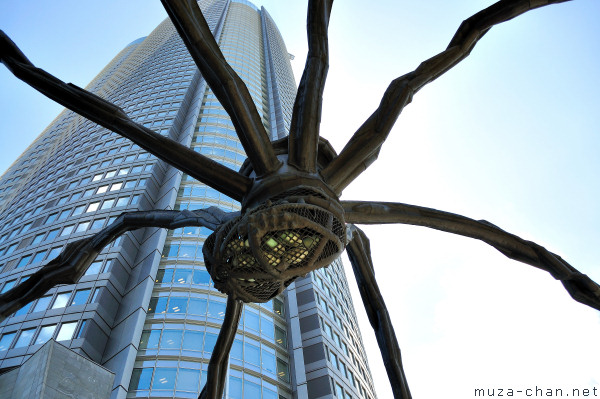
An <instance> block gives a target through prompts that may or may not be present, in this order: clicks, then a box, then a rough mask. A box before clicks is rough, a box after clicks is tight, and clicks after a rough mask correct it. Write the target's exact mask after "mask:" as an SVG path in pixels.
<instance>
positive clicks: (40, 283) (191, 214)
mask: <svg viewBox="0 0 600 399" xmlns="http://www.w3.org/2000/svg"><path fill="white" fill-rule="evenodd" d="M235 215H237V213H225V212H223V211H222V210H220V209H219V208H217V207H210V208H205V209H198V210H195V211H188V210H185V211H163V210H153V211H140V212H125V213H122V214H120V215H119V217H117V219H116V220H115V221H114V222H113V223H112V224H111V225H109V226H107V227H105V228H104V229H102V230H101V231H99V232H98V233H96V234H94V235H93V236H90V237H86V238H83V239H81V240H77V241H74V242H71V243H69V244H68V245H67V246H66V248H65V249H64V250H63V252H62V253H61V254H60V255H59V256H58V257H56V258H54V259H52V260H51V261H50V262H49V263H47V264H46V265H44V266H43V267H42V268H41V269H40V270H38V271H37V272H35V273H34V274H32V275H31V277H30V278H28V279H27V280H26V281H24V282H22V283H21V284H19V285H17V286H16V287H14V288H12V289H11V290H9V291H7V292H5V293H4V294H1V295H0V321H2V320H4V319H5V318H7V317H8V316H10V315H11V314H12V313H14V312H15V311H17V310H18V309H20V308H21V307H23V306H25V305H26V304H27V303H29V302H31V301H33V300H35V299H38V298H40V297H41V296H43V295H44V294H45V293H46V291H48V290H49V289H50V288H52V287H54V286H55V285H58V284H74V283H76V282H77V281H79V279H80V278H81V276H83V274H84V273H85V272H86V270H87V268H88V267H89V265H90V264H91V263H92V262H93V261H94V259H96V257H97V256H98V254H99V253H100V251H102V249H103V248H104V247H105V246H107V245H108V244H110V243H111V242H112V241H114V240H115V239H116V238H117V237H119V236H121V235H122V234H124V233H125V232H127V231H130V230H136V229H140V228H143V227H161V228H167V229H176V228H179V227H184V226H204V227H207V228H209V229H213V230H214V229H216V228H217V227H218V226H219V225H220V224H221V223H223V222H224V221H226V220H228V219H229V218H230V217H233V216H235Z"/></svg>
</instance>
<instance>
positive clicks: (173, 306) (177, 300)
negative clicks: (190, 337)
mask: <svg viewBox="0 0 600 399" xmlns="http://www.w3.org/2000/svg"><path fill="white" fill-rule="evenodd" d="M187 302H188V298H181V297H171V298H170V299H169V310H168V313H185V312H186V310H187Z"/></svg>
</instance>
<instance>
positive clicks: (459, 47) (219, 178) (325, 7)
mask: <svg viewBox="0 0 600 399" xmlns="http://www.w3.org/2000/svg"><path fill="white" fill-rule="evenodd" d="M563 1H566V0H554V1H552V0H549V1H541V0H540V1H525V0H501V1H499V2H497V3H495V4H493V5H492V6H490V7H488V8H486V9H484V10H483V11H481V12H479V13H477V14H475V15H473V16H472V17H470V18H469V19H467V20H465V21H464V22H463V23H462V24H461V25H460V27H459V29H458V31H457V32H456V34H455V35H454V37H453V39H452V40H451V41H450V44H449V45H448V48H447V49H446V50H444V51H443V52H441V53H439V54H438V55H436V56H434V57H432V58H430V59H428V60H426V61H425V62H423V63H421V64H420V65H419V66H418V67H417V69H415V70H414V71H412V72H410V73H408V74H406V75H403V76H401V77H400V78H398V79H396V80H394V81H393V82H392V83H391V84H390V85H389V87H388V89H387V90H386V92H385V94H384V95H383V98H382V100H381V103H380V105H379V107H378V108H377V109H376V110H375V112H374V113H373V114H372V115H371V116H370V117H369V119H367V121H365V122H364V124H363V125H362V126H361V127H360V128H359V129H358V130H357V131H356V133H355V134H354V135H353V136H352V138H351V139H350V141H349V142H348V143H347V145H346V146H345V147H344V149H343V150H342V151H341V153H340V154H339V155H337V154H336V153H335V151H334V150H333V148H331V146H330V145H329V143H328V142H327V141H326V140H324V139H323V138H321V137H320V136H319V124H320V117H321V107H322V93H323V88H324V85H325V79H326V76H327V68H328V39H327V28H328V25H329V16H330V13H331V8H332V5H333V0H310V1H309V7H308V23H307V30H308V40H309V53H308V57H307V61H306V65H305V70H304V73H303V75H302V79H301V82H300V87H299V90H298V95H297V98H296V101H295V104H294V111H293V115H292V123H291V131H290V137H289V138H286V139H281V140H278V141H276V142H274V143H270V142H269V140H268V135H267V133H266V130H265V128H264V126H263V125H262V122H261V120H260V117H259V115H258V113H257V111H256V108H255V106H254V103H253V101H252V99H251V97H250V95H249V92H248V90H247V88H246V86H245V85H244V83H243V82H242V80H241V78H240V77H239V76H238V75H237V74H236V72H235V71H234V70H233V69H232V68H231V67H230V66H229V65H228V64H227V62H226V61H225V59H224V57H223V55H222V54H221V51H220V50H219V48H218V45H217V43H216V41H215V40H214V38H213V36H212V33H211V32H210V30H209V28H208V25H207V23H206V21H205V20H204V17H203V15H202V13H201V11H200V9H199V7H198V5H197V4H196V2H195V1H194V0H184V1H175V0H163V4H164V6H165V8H166V9H167V12H168V13H169V15H170V17H171V19H172V21H173V23H174V24H175V26H176V28H177V30H178V32H179V34H180V35H181V36H182V38H183V40H184V42H185V43H186V45H187V47H188V49H189V51H190V53H191V55H192V57H193V59H194V60H195V62H196V64H197V66H198V68H199V69H200V71H201V73H202V75H203V76H204V78H205V79H206V81H207V82H208V83H209V85H210V86H211V88H212V90H213V91H214V92H215V95H216V96H217V98H218V99H219V101H220V102H221V104H222V105H223V107H224V108H225V109H226V110H227V112H228V113H229V115H230V117H231V119H232V121H233V124H234V126H235V127H236V130H237V134H238V136H239V138H240V141H241V142H242V145H243V146H244V149H245V150H246V153H247V154H248V160H247V161H246V162H245V163H244V165H243V166H242V168H241V170H240V171H239V172H235V171H232V170H230V169H228V168H226V167H224V166H222V165H220V164H217V163H216V162H214V161H212V160H210V159H208V158H206V157H204V156H202V155H200V154H198V153H196V152H194V151H192V150H190V149H188V148H186V147H184V146H181V145H179V144H178V143H175V142H173V141H172V140H170V139H168V138H166V137H163V136H161V135H159V134H157V133H154V132H152V131H151V130H149V129H147V128H145V127H143V126H140V125H137V124H135V123H134V122H133V121H131V120H130V119H129V118H128V117H127V115H125V113H124V112H123V111H122V110H121V109H120V108H118V107H117V106H115V105H113V104H111V103H109V102H107V101H105V100H103V99H101V98H99V97H97V96H96V95H94V94H92V93H88V92H86V91H84V90H82V89H80V88H78V87H76V86H73V85H70V84H65V83H64V82H62V81H60V80H58V79H57V78H55V77H54V76H52V75H50V74H48V73H47V72H45V71H43V70H41V69H38V68H36V67H34V66H33V65H32V64H31V63H30V62H29V60H27V58H26V57H25V55H23V53H21V51H20V50H19V49H18V48H17V46H16V45H15V44H14V43H13V42H12V41H11V40H10V39H9V38H8V37H7V36H6V35H4V33H2V32H1V31H0V60H1V61H2V63H4V64H5V65H6V66H7V67H8V69H9V70H10V71H11V72H13V73H14V74H15V76H17V77H18V78H20V79H22V80H23V81H25V82H26V83H27V84H29V85H31V86H32V87H34V88H35V89H37V90H39V91H40V92H42V93H43V94H44V95H46V96H48V97H50V98H51V99H53V100H55V101H57V102H59V103H61V104H63V105H64V106H66V107H68V108H70V109H72V110H74V111H75V112H78V113H79V114H81V115H83V116H85V117H87V118H88V119H90V120H92V121H94V122H96V123H98V124H100V125H102V126H104V127H106V128H108V129H111V130H113V131H114V132H116V133H117V134H120V135H122V136H123V137H126V138H129V139H130V140H132V141H133V142H135V143H136V144H138V145H139V146H140V147H142V148H144V149H146V150H147V151H149V152H151V153H152V154H154V155H156V156H157V157H158V158H160V159H162V160H164V161H165V162H167V163H169V164H171V165H173V166H175V167H176V168H178V169H180V170H182V171H184V172H186V173H188V174H189V175H190V176H192V177H194V178H196V179H198V180H199V181H201V182H204V183H206V184H207V185H209V186H211V187H213V188H215V189H217V190H219V191H221V192H223V193H225V194H226V195H229V196H231V197H232V198H234V199H236V200H239V201H241V203H242V211H241V213H234V214H225V213H224V212H222V211H219V210H218V209H214V208H213V209H211V208H209V209H205V210H199V211H195V212H187V211H184V212H174V211H150V212H138V213H125V214H122V215H121V216H120V217H119V218H118V219H117V221H115V223H114V224H112V225H111V226H109V227H107V228H106V229H104V230H102V231H101V232H100V233H98V234H96V235H94V236H91V237H88V238H84V239H82V240H79V241H76V242H74V243H71V244H69V245H68V246H67V248H66V249H65V251H64V252H63V253H62V254H61V255H60V256H59V257H58V258H56V259H54V260H52V261H50V262H49V263H48V264H46V265H45V266H43V267H42V268H41V269H40V271H38V272H37V273H35V274H34V275H32V277H31V278H30V279H29V280H27V281H26V282H24V283H21V285H19V286H17V287H14V288H13V289H12V290H9V291H8V292H6V293H4V294H2V295H0V315H1V316H2V317H7V316H9V315H10V314H12V313H13V312H14V311H15V310H17V309H18V308H19V307H21V306H23V305H25V304H26V303H28V302H30V301H32V300H34V299H36V298H39V297H40V296H42V295H43V294H44V293H45V292H46V291H47V290H48V288H50V287H52V286H54V285H56V284H60V283H73V282H76V281H77V280H78V279H79V277H80V276H81V275H83V273H85V270H86V268H87V267H88V266H89V264H90V263H91V262H92V260H93V259H94V258H95V257H96V255H97V254H98V253H99V251H100V250H101V249H102V248H103V247H104V246H106V245H107V244H108V243H109V242H111V241H112V240H114V239H115V238H117V237H118V236H119V235H121V234H123V233H124V232H126V231H129V230H132V229H136V228H142V227H162V228H170V229H173V228H176V227H182V226H206V227H208V228H210V229H212V230H214V232H213V234H211V235H210V236H209V238H208V239H207V240H206V243H205V245H204V248H203V251H204V255H205V260H206V266H207V269H208V270H209V273H210V274H211V276H212V278H213V280H214V282H215V286H216V287H217V288H218V289H220V290H221V291H222V292H224V293H226V294H227V295H228V302H227V310H226V316H225V320H224V322H223V326H222V329H221V333H220V334H219V338H218V340H217V345H216V347H215V350H214V352H213V355H212V357H211V361H210V365H209V373H208V379H207V383H206V386H205V388H204V390H203V391H202V393H201V395H200V397H201V398H204V399H206V398H220V397H221V396H222V394H223V387H224V385H225V375H226V371H227V362H226V359H227V356H228V354H229V351H230V349H231V344H232V342H233V339H234V337H235V333H236V330H237V325H238V322H239V319H240V312H241V306H242V303H243V302H244V301H245V302H265V301H267V300H269V299H270V298H272V297H273V296H275V295H277V294H279V293H280V292H282V291H283V290H284V289H285V287H287V286H288V285H289V284H290V283H291V282H292V281H293V280H294V279H295V278H297V277H298V276H301V275H304V274H306V273H308V272H310V271H311V270H315V269H317V268H319V267H323V266H326V265H327V264H328V263H330V262H331V261H332V260H333V259H335V257H337V256H338V255H339V254H340V253H341V252H342V251H343V249H344V247H345V246H346V244H347V242H346V241H347V238H346V226H345V223H356V224H385V223H400V224H411V225H417V226H425V227H429V228H433V229H437V230H441V231H445V232H450V233H454V234H459V235H463V236H466V237H470V238H476V239H479V240H482V241H483V242H486V243H487V244H489V245H491V246H493V247H494V248H496V249H498V250H499V251H500V252H502V253H503V254H504V255H506V256H508V257H509V258H511V259H515V260H518V261H520V262H524V263H527V264H530V265H533V266H535V267H538V268H540V269H542V270H545V271H547V272H549V273H550V274H551V275H552V276H553V277H554V278H556V279H558V280H560V281H561V282H562V283H563V285H564V286H565V288H566V289H567V291H568V292H569V294H570V295H571V296H572V297H573V298H574V299H575V300H577V301H579V302H581V303H583V304H586V305H588V306H590V307H592V308H594V309H598V310H600V286H598V284H596V283H595V282H593V281H592V280H591V279H590V278H589V277H587V276H586V275H584V274H581V273H579V272H578V271H577V270H576V269H575V268H573V267H572V266H571V265H569V264H568V263H567V262H565V261H564V260H563V259H561V258H560V257H559V256H558V255H556V254H554V253H552V252H549V251H547V250H546V249H545V248H543V247H541V246H540V245H538V244H535V243H533V242H531V241H526V240H523V239H521V238H520V237H517V236H515V235H513V234H510V233H507V232H505V231H503V230H501V229H500V228H498V227H496V226H495V225H493V224H491V223H489V222H487V221H484V220H479V221H477V220H473V219H469V218H467V217H464V216H461V215H456V214H452V213H448V212H442V211H438V210H435V209H429V208H424V207H419V206H413V205H406V204H400V203H383V202H358V201H342V202H340V201H339V196H340V195H341V194H342V191H343V190H344V188H345V187H346V186H348V185H349V184H350V183H351V182H352V181H353V180H354V179H355V178H356V177H357V176H358V175H360V173H362V172H363V171H364V170H365V169H366V168H367V167H368V166H369V165H370V164H371V163H372V162H373V161H375V159H377V156H378V154H379V151H380V149H381V146H382V145H383V143H384V142H385V140H386V138H387V136H388V134H389V132H390V130H391V128H392V126H393V125H394V123H395V121H396V119H397V118H398V116H399V115H400V113H401V112H402V110H403V109H404V107H405V106H406V105H408V104H409V103H410V102H411V100H412V96H413V95H414V94H415V93H416V92H418V91H419V90H420V89H421V88H422V87H423V86H425V85H426V84H427V83H429V82H431V81H433V80H435V79H437V78H438V77H439V76H441V75H442V74H444V73H445V72H446V71H448V70H450V69H451V68H452V67H453V66H454V65H456V64H457V63H459V62H460V61H461V60H463V59H464V58H466V57H467V56H468V55H469V53H470V51H471V50H472V49H473V47H474V46H475V44H476V43H477V41H478V40H479V39H480V38H481V37H482V36H483V35H484V34H485V33H486V32H487V31H489V29H491V27H493V26H494V25H496V24H499V23H501V22H504V21H507V20H509V19H511V18H514V17H516V16H518V15H520V14H523V13H525V12H527V11H529V10H532V9H534V8H537V7H542V6H545V5H548V4H553V3H561V2H563ZM382 178H384V177H382ZM348 231H349V232H350V240H349V241H350V242H349V245H348V253H349V256H350V260H351V263H352V267H353V269H354V272H355V275H356V280H357V282H358V284H359V288H360V291H361V295H362V296H363V302H364V305H365V308H366V310H367V314H368V316H369V320H370V322H371V324H372V326H373V329H374V331H375V335H376V336H377V340H378V343H379V346H380V349H381V352H382V356H383V358H384V361H385V364H386V369H387V372H388V376H389V379H390V384H391V385H392V389H393V392H394V397H395V398H397V399H398V398H404V399H406V398H410V397H411V396H410V391H409V389H408V384H407V382H406V377H405V375H404V371H403V369H402V363H401V360H400V349H399V346H398V342H397V339H396V336H395V333H394V329H393V326H392V324H391V321H390V318H389V315H388V312H387V309H386V307H385V303H384V301H383V297H382V296H381V293H380V292H379V289H378V287H377V281H376V279H375V273H374V268H373V265H372V261H371V257H370V249H369V241H368V239H367V237H366V236H365V235H364V233H363V232H362V231H361V230H360V229H358V228H357V227H355V226H353V225H350V226H349V228H348ZM434 378H435V377H434Z"/></svg>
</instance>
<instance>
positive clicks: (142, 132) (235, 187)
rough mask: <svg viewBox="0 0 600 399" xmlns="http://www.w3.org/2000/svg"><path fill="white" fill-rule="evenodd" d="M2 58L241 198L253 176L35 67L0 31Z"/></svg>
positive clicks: (92, 116) (33, 81)
mask: <svg viewBox="0 0 600 399" xmlns="http://www.w3.org/2000/svg"><path fill="white" fill-rule="evenodd" d="M0 61H1V62H2V63H3V64H4V65H6V67H7V68H8V69H9V70H10V71H11V72H12V73H13V74H14V75H15V76H16V77H17V78H19V79H21V80H23V81H24V82H25V83H27V84H28V85H30V86H31V87H33V88H34V89H36V90H38V91H39V92H40V93H42V94H44V95H45V96H46V97H48V98H50V99H52V100H54V101H56V102H57V103H59V104H61V105H63V106H65V107H67V108H69V109H71V110H72V111H74V112H77V113H78V114H80V115H82V116H83V117H85V118H87V119H89V120H91V121H93V122H95V123H97V124H99V125H101V126H103V127H105V128H107V129H109V130H112V131H113V132H115V133H117V134H119V135H121V136H123V137H126V138H128V139H129V140H131V141H133V142H134V143H135V144H137V145H139V146H140V147H142V148H143V149H145V150H146V151H148V152H149V153H151V154H153V155H155V156H156V157H157V158H160V159H162V160H163V161H165V162H167V163H168V164H170V165H173V166H174V167H176V168H177V169H179V170H181V171H183V172H185V173H187V174H189V175H190V176H192V177H193V178H195V179H197V180H199V181H201V182H203V183H206V184H207V185H209V186H210V187H212V188H214V189H216V190H218V191H220V192H222V193H225V194H226V195H228V196H230V197H232V198H234V199H236V200H238V201H240V200H241V199H242V198H243V197H244V194H245V193H246V192H247V191H248V190H249V187H250V185H251V183H252V182H251V180H250V179H248V178H247V177H245V176H243V175H241V174H239V173H238V172H236V171H234V170H231V169H229V168H227V167H225V166H223V165H221V164H219V163H218V162H215V161H213V160H212V159H210V158H208V157H205V156H204V155H201V154H199V153H197V152H195V151H193V150H191V149H189V148H187V147H186V146H184V145H181V144H179V143H177V142H175V141H173V140H171V139H168V138H167V137H164V136H162V135H160V134H158V133H155V132H153V131H152V130H150V129H148V128H146V127H144V126H142V125H139V124H137V123H135V122H134V121H132V120H131V119H129V118H128V117H127V114H126V113H125V112H124V111H123V110H122V109H121V108H119V107H117V106H116V105H114V104H112V103H110V102H108V101H106V100H104V99H102V98H100V97H98V96H97V95H95V94H93V93H90V92H88V91H86V90H84V89H82V88H80V87H78V86H75V85H73V84H70V83H69V84H67V83H64V82H63V81H61V80H60V79H58V78H56V77H55V76H52V75H50V74H49V73H47V72H46V71H44V70H42V69H40V68H36V67H35V66H34V65H33V64H32V63H31V62H30V61H29V60H28V59H27V57H25V55H24V54H23V53H22V52H21V50H20V49H19V48H18V47H17V46H16V44H15V43H13V41H12V40H10V38H9V37H8V36H7V35H6V34H5V33H4V32H3V31H0Z"/></svg>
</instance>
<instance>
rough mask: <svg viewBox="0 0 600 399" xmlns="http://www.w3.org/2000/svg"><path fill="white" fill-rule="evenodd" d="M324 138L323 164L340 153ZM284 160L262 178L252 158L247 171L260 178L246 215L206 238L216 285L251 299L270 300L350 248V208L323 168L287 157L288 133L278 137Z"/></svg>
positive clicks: (245, 204) (247, 198)
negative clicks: (299, 165)
mask: <svg viewBox="0 0 600 399" xmlns="http://www.w3.org/2000/svg"><path fill="white" fill-rule="evenodd" d="M327 146H328V143H327V142H326V141H324V140H321V142H320V147H321V148H322V149H323V153H324V154H325V155H323V156H321V163H320V165H319V167H320V168H322V167H324V166H325V165H326V164H328V162H329V161H330V160H331V159H333V157H334V156H335V153H334V152H333V149H331V148H330V146H329V147H327ZM274 148H275V149H276V153H277V156H278V158H279V160H280V161H282V166H281V167H280V168H279V169H278V170H277V171H276V172H273V173H271V174H270V175H268V176H264V177H261V178H257V177H256V175H255V173H254V170H253V168H252V165H251V163H250V162H248V161H247V162H246V163H245V164H244V165H243V166H242V168H241V170H240V172H241V173H242V174H244V175H245V176H247V177H251V178H254V184H253V186H252V188H251V189H250V191H249V192H248V193H247V195H246V196H245V198H244V200H243V202H242V212H241V214H240V215H239V216H238V217H236V218H233V219H231V220H229V221H228V222H227V223H224V224H223V225H221V226H219V228H217V229H216V230H215V231H214V232H213V234H211V235H210V236H209V237H208V238H207V239H206V241H205V244H204V247H203V253H204V259H205V262H206V266H207V269H208V271H209V273H210V274H211V276H212V278H213V281H214V283H215V287H216V288H217V289H219V290H221V291H222V292H224V293H226V294H227V295H231V296H233V297H234V298H237V299H239V300H241V301H244V302H258V303H261V302H266V301H268V300H270V299H271V298H273V297H274V296H276V295H278V294H279V293H281V292H283V290H284V289H285V288H286V287H287V286H288V285H289V284H291V283H292V282H293V281H294V280H295V279H296V278H298V277H300V276H304V275H306V274H307V273H309V272H310V271H313V270H315V269H318V268H321V267H326V266H327V265H329V264H330V263H331V262H333V261H334V260H335V259H336V258H337V257H338V256H339V255H340V254H341V253H342V251H343V250H344V248H345V246H346V243H347V239H346V224H345V218H344V210H343V207H342V206H341V204H340V201H339V198H338V197H337V195H336V194H335V192H334V191H333V190H332V189H331V187H329V185H327V184H326V183H325V182H324V181H323V179H322V178H321V177H320V175H319V174H318V173H314V174H310V173H306V172H302V171H299V170H298V169H296V168H295V167H293V166H290V165H288V163H287V148H288V146H287V138H286V139H282V140H280V141H278V142H275V143H274Z"/></svg>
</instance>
